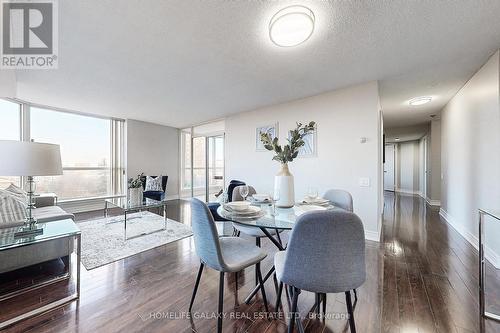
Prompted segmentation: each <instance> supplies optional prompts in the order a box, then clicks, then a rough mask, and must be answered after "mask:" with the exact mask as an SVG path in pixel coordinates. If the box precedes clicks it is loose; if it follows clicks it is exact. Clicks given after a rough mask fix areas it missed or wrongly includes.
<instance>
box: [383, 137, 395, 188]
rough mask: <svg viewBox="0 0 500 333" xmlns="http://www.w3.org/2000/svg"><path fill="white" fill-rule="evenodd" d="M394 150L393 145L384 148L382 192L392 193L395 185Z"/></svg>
mask: <svg viewBox="0 0 500 333" xmlns="http://www.w3.org/2000/svg"><path fill="white" fill-rule="evenodd" d="M394 155H395V148H394V145H386V146H385V163H384V190H385V191H394V183H395V172H394V162H395V158H394Z"/></svg>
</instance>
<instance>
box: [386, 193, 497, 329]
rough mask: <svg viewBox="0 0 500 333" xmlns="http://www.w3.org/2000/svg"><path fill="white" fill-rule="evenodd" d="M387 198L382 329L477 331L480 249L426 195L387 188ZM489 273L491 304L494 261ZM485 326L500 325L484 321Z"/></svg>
mask: <svg viewBox="0 0 500 333" xmlns="http://www.w3.org/2000/svg"><path fill="white" fill-rule="evenodd" d="M385 199H386V204H385V209H384V229H383V253H384V287H383V295H384V296H383V311H382V332H405V333H406V332H436V331H437V332H457V333H459V332H478V331H479V317H478V311H479V310H478V258H477V257H478V254H477V251H476V250H475V249H474V248H473V247H472V246H471V245H470V244H469V243H467V242H466V241H465V239H464V238H463V237H462V236H460V235H459V234H458V233H457V232H456V231H455V230H454V229H453V228H452V227H450V226H449V225H448V224H446V222H444V221H441V220H440V218H439V212H438V210H437V209H431V208H430V206H428V205H426V204H425V202H424V200H423V199H422V198H420V197H417V196H411V195H399V194H396V195H395V194H393V193H392V192H386V193H385ZM488 273H489V274H488V275H487V278H486V279H487V296H486V299H487V303H486V304H487V305H488V304H490V305H491V306H493V304H492V303H491V301H493V300H495V299H497V300H498V296H496V297H495V294H496V295H498V291H497V292H496V293H495V292H494V289H496V290H498V282H499V281H500V280H499V278H498V273H495V272H494V270H493V268H492V267H491V266H490V267H488ZM494 274H496V276H497V278H496V281H494V280H493V279H492V277H493V276H494ZM495 282H496V283H495ZM488 295H489V296H488ZM488 297H489V301H490V302H488ZM492 308H493V309H497V311H498V309H500V308H499V307H498V304H496V307H492ZM490 309H491V308H490ZM486 331H487V332H500V325H499V324H495V323H494V322H486Z"/></svg>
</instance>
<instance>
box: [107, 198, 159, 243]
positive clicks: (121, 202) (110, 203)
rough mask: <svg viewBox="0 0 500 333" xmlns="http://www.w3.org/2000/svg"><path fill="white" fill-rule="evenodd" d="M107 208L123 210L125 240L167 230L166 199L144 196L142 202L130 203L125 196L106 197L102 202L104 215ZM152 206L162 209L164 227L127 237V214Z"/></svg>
mask: <svg viewBox="0 0 500 333" xmlns="http://www.w3.org/2000/svg"><path fill="white" fill-rule="evenodd" d="M109 208H120V209H121V210H122V211H123V214H124V220H123V222H124V238H125V240H127V239H132V238H136V237H140V236H144V235H149V234H152V233H155V232H159V231H164V230H167V201H158V200H153V199H148V198H145V199H144V201H143V202H142V204H131V203H130V202H129V201H128V200H127V198H125V197H119V198H111V199H106V201H105V202H104V217H108V209H109ZM152 208H158V209H163V219H164V221H165V224H164V227H163V228H161V229H157V230H153V231H150V232H143V233H140V234H138V235H134V236H131V237H127V215H128V214H130V213H132V212H140V211H143V210H149V209H152ZM120 222H121V221H120ZM112 223H116V222H112Z"/></svg>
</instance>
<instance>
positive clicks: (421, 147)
mask: <svg viewBox="0 0 500 333" xmlns="http://www.w3.org/2000/svg"><path fill="white" fill-rule="evenodd" d="M427 140H428V136H427V135H426V136H424V137H423V138H421V139H420V140H418V151H419V153H418V154H419V156H418V168H419V179H418V186H419V191H420V194H421V196H422V197H425V195H426V193H425V192H426V191H427V190H426V186H427V184H426V179H427V178H426V175H425V169H426V159H427V156H426V153H427V150H426V146H427ZM440 158H441V157H440Z"/></svg>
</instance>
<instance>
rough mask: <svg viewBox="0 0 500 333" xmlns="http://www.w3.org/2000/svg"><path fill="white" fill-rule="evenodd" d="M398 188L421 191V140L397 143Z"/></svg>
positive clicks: (409, 191)
mask: <svg viewBox="0 0 500 333" xmlns="http://www.w3.org/2000/svg"><path fill="white" fill-rule="evenodd" d="M396 149H397V153H396V189H397V191H400V192H404V193H412V194H419V193H420V145H419V141H408V142H401V143H398V144H397V145H396Z"/></svg>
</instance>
